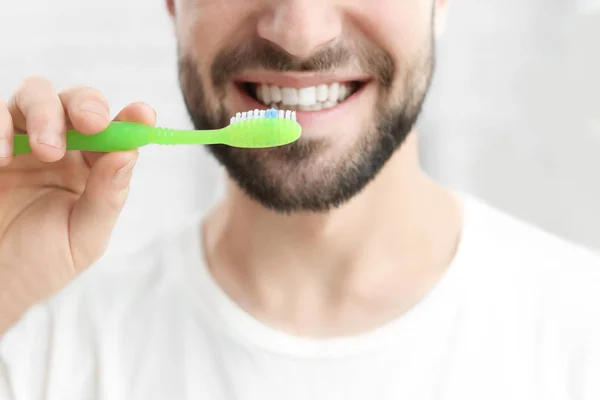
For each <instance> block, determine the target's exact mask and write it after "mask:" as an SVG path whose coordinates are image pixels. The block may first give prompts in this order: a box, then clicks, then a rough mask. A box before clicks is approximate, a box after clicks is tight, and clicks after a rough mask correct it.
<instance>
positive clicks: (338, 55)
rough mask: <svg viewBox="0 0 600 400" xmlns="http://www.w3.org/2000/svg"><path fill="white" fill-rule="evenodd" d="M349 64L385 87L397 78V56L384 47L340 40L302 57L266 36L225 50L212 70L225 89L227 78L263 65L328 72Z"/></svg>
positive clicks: (219, 87) (217, 85)
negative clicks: (306, 56) (264, 38)
mask: <svg viewBox="0 0 600 400" xmlns="http://www.w3.org/2000/svg"><path fill="white" fill-rule="evenodd" d="M347 66H352V67H353V68H354V69H356V70H357V72H359V73H364V74H367V75H369V76H372V77H373V78H374V79H376V80H377V81H378V82H379V84H380V85H381V86H383V87H384V88H389V87H390V86H391V85H392V83H393V81H394V75H395V62H394V59H393V58H392V56H391V55H390V54H389V53H387V52H386V51H384V50H383V49H380V48H378V47H376V46H373V45H371V44H368V45H367V44H361V45H356V46H354V47H348V46H346V45H344V44H342V43H336V44H333V45H331V46H329V47H327V48H324V49H321V50H319V51H318V52H316V53H315V54H313V55H311V56H310V57H308V58H306V59H302V58H298V57H295V56H293V55H291V54H290V53H288V52H287V51H285V50H284V49H282V48H281V47H279V46H276V45H275V44H273V43H271V42H269V41H266V40H263V39H256V40H253V41H251V42H247V43H244V44H239V45H237V46H233V47H231V48H228V49H225V50H223V51H221V52H220V53H219V54H217V56H216V57H215V59H214V62H213V64H212V66H211V70H210V74H211V79H212V82H213V84H214V87H215V88H216V89H217V90H219V91H222V90H224V88H225V85H226V84H227V82H229V81H230V80H231V79H232V78H233V77H235V76H236V75H239V74H240V73H242V72H244V71H246V70H248V69H254V68H257V69H258V68H261V69H265V70H267V71H274V72H290V71H294V72H328V71H333V70H335V69H339V68H344V67H347Z"/></svg>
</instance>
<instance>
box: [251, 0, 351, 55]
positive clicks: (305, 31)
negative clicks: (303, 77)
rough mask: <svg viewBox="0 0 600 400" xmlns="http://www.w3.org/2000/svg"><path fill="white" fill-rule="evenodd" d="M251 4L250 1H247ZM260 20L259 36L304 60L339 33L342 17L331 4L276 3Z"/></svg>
mask: <svg viewBox="0 0 600 400" xmlns="http://www.w3.org/2000/svg"><path fill="white" fill-rule="evenodd" d="M248 1H250V0H248ZM271 3H272V6H271V7H270V9H269V10H268V11H267V10H265V11H267V12H265V13H264V14H263V15H262V16H261V17H260V19H259V21H258V25H257V29H258V35H259V36H260V37H261V38H262V39H266V40H268V41H270V42H272V43H274V44H276V45H277V46H279V47H281V48H282V49H284V50H285V51H287V52H288V53H289V54H291V55H292V56H295V57H298V58H306V57H309V56H310V55H311V54H313V53H315V52H316V51H318V50H319V49H320V48H322V47H326V46H327V45H328V44H330V43H331V42H333V41H335V39H336V38H338V37H339V36H340V35H341V33H342V22H343V21H342V15H341V12H340V11H339V10H337V9H336V7H334V6H333V5H332V3H333V2H332V1H331V0H276V1H273V2H271Z"/></svg>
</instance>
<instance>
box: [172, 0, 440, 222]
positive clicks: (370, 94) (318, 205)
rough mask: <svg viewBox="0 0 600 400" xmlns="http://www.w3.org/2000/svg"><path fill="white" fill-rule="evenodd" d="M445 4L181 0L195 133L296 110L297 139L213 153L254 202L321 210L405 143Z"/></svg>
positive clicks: (182, 58) (183, 59) (177, 11)
mask: <svg viewBox="0 0 600 400" xmlns="http://www.w3.org/2000/svg"><path fill="white" fill-rule="evenodd" d="M438 3H439V4H441V3H442V1H441V0H437V2H434V0H175V2H174V7H173V4H172V3H170V5H171V7H172V8H174V16H175V22H176V28H177V35H178V41H179V49H178V50H179V68H180V70H179V72H180V83H181V89H182V93H183V97H184V100H185V103H186V106H187V109H188V111H189V114H190V116H191V119H192V121H193V123H194V125H195V126H196V128H197V129H216V128H220V127H223V126H225V125H227V124H228V122H229V119H230V117H231V116H233V115H235V113H236V112H243V111H248V110H254V109H266V108H271V107H275V108H279V109H291V110H297V119H298V121H299V122H300V124H301V125H302V128H303V133H302V137H301V138H300V139H299V140H298V141H297V142H295V143H292V144H290V145H287V146H283V147H277V148H271V149H237V148H231V147H226V146H210V147H209V149H210V152H211V153H212V154H213V155H214V156H215V157H216V158H217V159H218V160H219V162H220V163H222V164H223V165H224V166H225V168H226V170H227V172H228V174H229V175H230V176H231V178H232V179H233V180H234V181H235V182H236V183H237V184H238V185H239V186H240V187H241V188H242V189H243V190H244V191H245V192H246V193H247V194H248V195H249V196H250V197H251V198H253V199H255V200H257V201H259V202H260V203H262V204H263V205H264V206H265V207H268V208H271V209H274V210H277V211H280V212H294V211H323V210H327V209H329V208H331V207H335V206H339V205H340V204H342V203H344V202H345V201H347V200H349V199H350V198H351V197H353V196H354V195H356V194H357V193H358V192H360V191H361V190H362V189H363V188H364V187H365V186H366V185H367V184H368V183H369V182H370V181H371V179H372V178H374V176H375V175H376V174H377V173H378V172H379V170H380V169H381V167H382V166H383V165H384V164H385V163H386V161H387V160H388V159H389V158H390V157H391V155H392V154H393V153H394V152H395V150H396V149H397V148H398V147H399V146H400V145H401V144H402V143H403V141H404V139H405V138H406V136H407V135H408V134H409V133H410V131H411V130H412V128H413V125H414V123H415V122H416V119H417V117H418V115H419V113H420V110H421V105H422V102H423V100H424V98H425V95H426V93H427V90H428V88H429V83H430V78H431V74H432V70H433V64H434V62H433V61H434V54H433V53H434V46H433V42H434V19H435V17H436V13H437V10H438V7H439V4H438Z"/></svg>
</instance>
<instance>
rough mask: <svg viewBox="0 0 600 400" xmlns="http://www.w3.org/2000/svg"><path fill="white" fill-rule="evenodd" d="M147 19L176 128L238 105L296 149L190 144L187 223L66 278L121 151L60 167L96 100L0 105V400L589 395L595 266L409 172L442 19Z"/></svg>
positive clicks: (368, 10)
mask: <svg viewBox="0 0 600 400" xmlns="http://www.w3.org/2000/svg"><path fill="white" fill-rule="evenodd" d="M167 6H168V10H169V12H170V14H171V16H172V18H173V22H174V26H175V27H176V33H177V37H178V43H179V46H178V51H179V55H180V58H179V60H180V63H179V71H180V82H181V89H182V93H183V96H184V99H185V102H186V105H187V108H188V111H189V114H190V116H191V119H192V120H193V122H194V124H195V126H196V127H197V128H203V129H206V128H218V127H221V126H223V125H224V124H226V123H227V120H228V118H229V117H230V116H231V115H233V114H235V113H236V112H238V111H244V110H248V109H254V108H257V107H258V105H259V104H261V103H262V104H261V105H262V106H263V108H266V107H270V106H272V105H273V104H275V105H277V106H278V107H281V108H286V109H295V110H298V119H299V121H300V123H301V124H302V125H303V136H302V138H301V139H300V140H299V141H298V142H296V143H294V144H291V145H289V146H284V147H280V148H273V149H266V150H242V149H235V148H229V147H224V146H214V147H210V148H209V151H210V152H211V154H213V155H214V156H215V157H216V158H217V159H218V160H219V161H220V163H221V164H222V165H223V166H224V167H225V169H226V171H227V172H228V177H229V179H228V190H227V194H226V196H225V198H224V199H223V200H222V201H221V202H219V203H218V204H216V205H215V207H214V209H213V210H211V212H210V213H208V214H207V215H206V216H205V218H203V220H202V221H194V222H193V223H191V224H190V226H189V227H186V228H185V229H183V230H182V232H180V233H179V234H176V235H171V236H167V235H165V237H161V238H159V239H157V240H156V242H155V243H153V244H152V245H151V246H148V248H146V249H145V250H144V251H142V252H140V253H139V254H137V255H135V256H131V257H129V258H127V259H125V260H116V259H106V258H105V259H102V261H101V262H100V263H99V264H98V265H97V266H96V268H94V269H91V270H89V271H86V272H85V273H82V272H83V271H84V270H85V269H86V268H87V267H88V266H90V265H91V264H93V263H94V262H95V261H98V259H99V258H100V257H101V255H102V253H103V250H104V248H105V246H106V243H107V241H108V238H109V237H110V234H111V230H112V228H113V226H114V223H115V221H116V220H117V218H118V214H119V212H120V210H121V207H122V205H123V204H124V202H125V199H126V196H127V190H128V184H129V180H130V177H131V174H132V171H133V166H134V163H135V160H136V158H137V153H136V152H122V153H111V154H94V153H79V152H69V153H68V154H66V153H65V144H64V132H65V130H66V129H67V128H70V127H74V128H76V129H78V130H80V131H81V132H83V133H85V134H95V133H97V132H99V131H101V130H103V129H104V128H105V127H106V126H107V124H108V123H109V111H108V110H109V108H108V105H107V104H106V101H105V100H104V98H103V97H102V95H101V94H100V93H98V92H97V91H95V90H94V89H90V88H70V89H67V90H64V91H62V92H60V93H56V92H55V91H54V88H53V87H52V85H51V83H50V82H48V81H47V80H45V79H43V78H38V77H34V78H31V79H28V80H26V81H25V82H24V83H23V85H22V86H21V87H20V88H19V89H18V90H17V91H16V93H15V94H14V96H13V97H12V98H11V99H9V100H8V102H7V104H6V105H5V106H4V105H3V106H2V107H0V144H1V146H0V149H1V150H2V153H1V156H2V158H1V160H2V161H1V163H2V168H1V169H0V200H1V201H0V204H1V205H0V332H1V333H2V334H3V336H2V339H1V342H0V361H1V364H0V398H1V399H11V400H12V399H18V400H20V399H42V398H43V399H61V400H63V399H82V398H85V399H111V400H121V399H123V400H125V399H127V400H131V399H166V398H170V399H215V400H220V399H411V400H422V399H427V400H433V399H436V400H437V399H444V400H447V399H528V400H529V399H569V400H596V399H599V398H600V294H599V293H600V291H599V290H598V288H599V287H600V262H599V261H598V258H596V256H595V255H593V254H592V253H591V252H588V251H587V250H583V249H580V248H578V247H576V246H575V245H572V244H569V243H566V242H564V241H563V240H561V239H558V238H556V237H553V236H551V235H550V234H548V233H545V232H542V231H540V230H538V229H536V228H534V227H531V226H528V225H526V224H524V223H522V222H520V221H517V220H515V219H513V218H511V217H509V216H507V215H504V214H503V213H501V212H499V211H496V210H494V209H492V208H490V207H488V206H487V205H485V204H484V203H482V202H481V201H479V200H477V199H475V198H472V197H470V196H467V195H464V194H461V193H455V192H453V191H450V190H448V189H446V188H444V187H442V186H440V185H439V184H437V183H435V182H433V181H432V180H430V179H429V178H428V177H427V176H426V175H425V174H424V173H423V172H422V171H421V170H420V168H419V160H418V157H417V134H416V132H415V131H414V123H415V121H416V120H417V118H418V116H419V113H420V110H421V104H422V103H423V100H424V98H425V96H426V93H427V91H428V88H429V83H430V79H431V76H432V73H433V67H434V44H435V38H436V36H437V35H438V34H439V33H440V32H441V27H442V26H443V22H444V11H445V9H446V7H447V4H446V1H445V0H421V1H419V0H405V1H398V0H370V1H367V0H320V1H316V0H254V1H248V0H219V1H214V0H170V1H167ZM325 94H326V97H325ZM300 100H301V101H300ZM299 103H302V104H303V105H302V106H300V105H299ZM116 119H118V120H129V121H137V122H141V123H145V124H149V125H152V124H154V123H155V115H154V111H153V110H152V109H151V108H150V107H149V106H147V105H144V104H139V103H138V104H132V105H130V106H128V107H126V108H125V109H124V110H122V111H121V112H120V113H119V114H118V115H117V117H116ZM15 132H17V133H18V132H27V134H28V135H29V136H30V143H31V146H32V149H33V154H31V155H24V156H18V157H12V156H11V149H12V140H11V137H12V135H13V134H14V133H15ZM69 282H71V284H69Z"/></svg>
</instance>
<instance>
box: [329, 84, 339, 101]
mask: <svg viewBox="0 0 600 400" xmlns="http://www.w3.org/2000/svg"><path fill="white" fill-rule="evenodd" d="M327 99H328V100H329V101H338V100H340V84H339V83H334V84H333V85H331V86H329V96H327Z"/></svg>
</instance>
